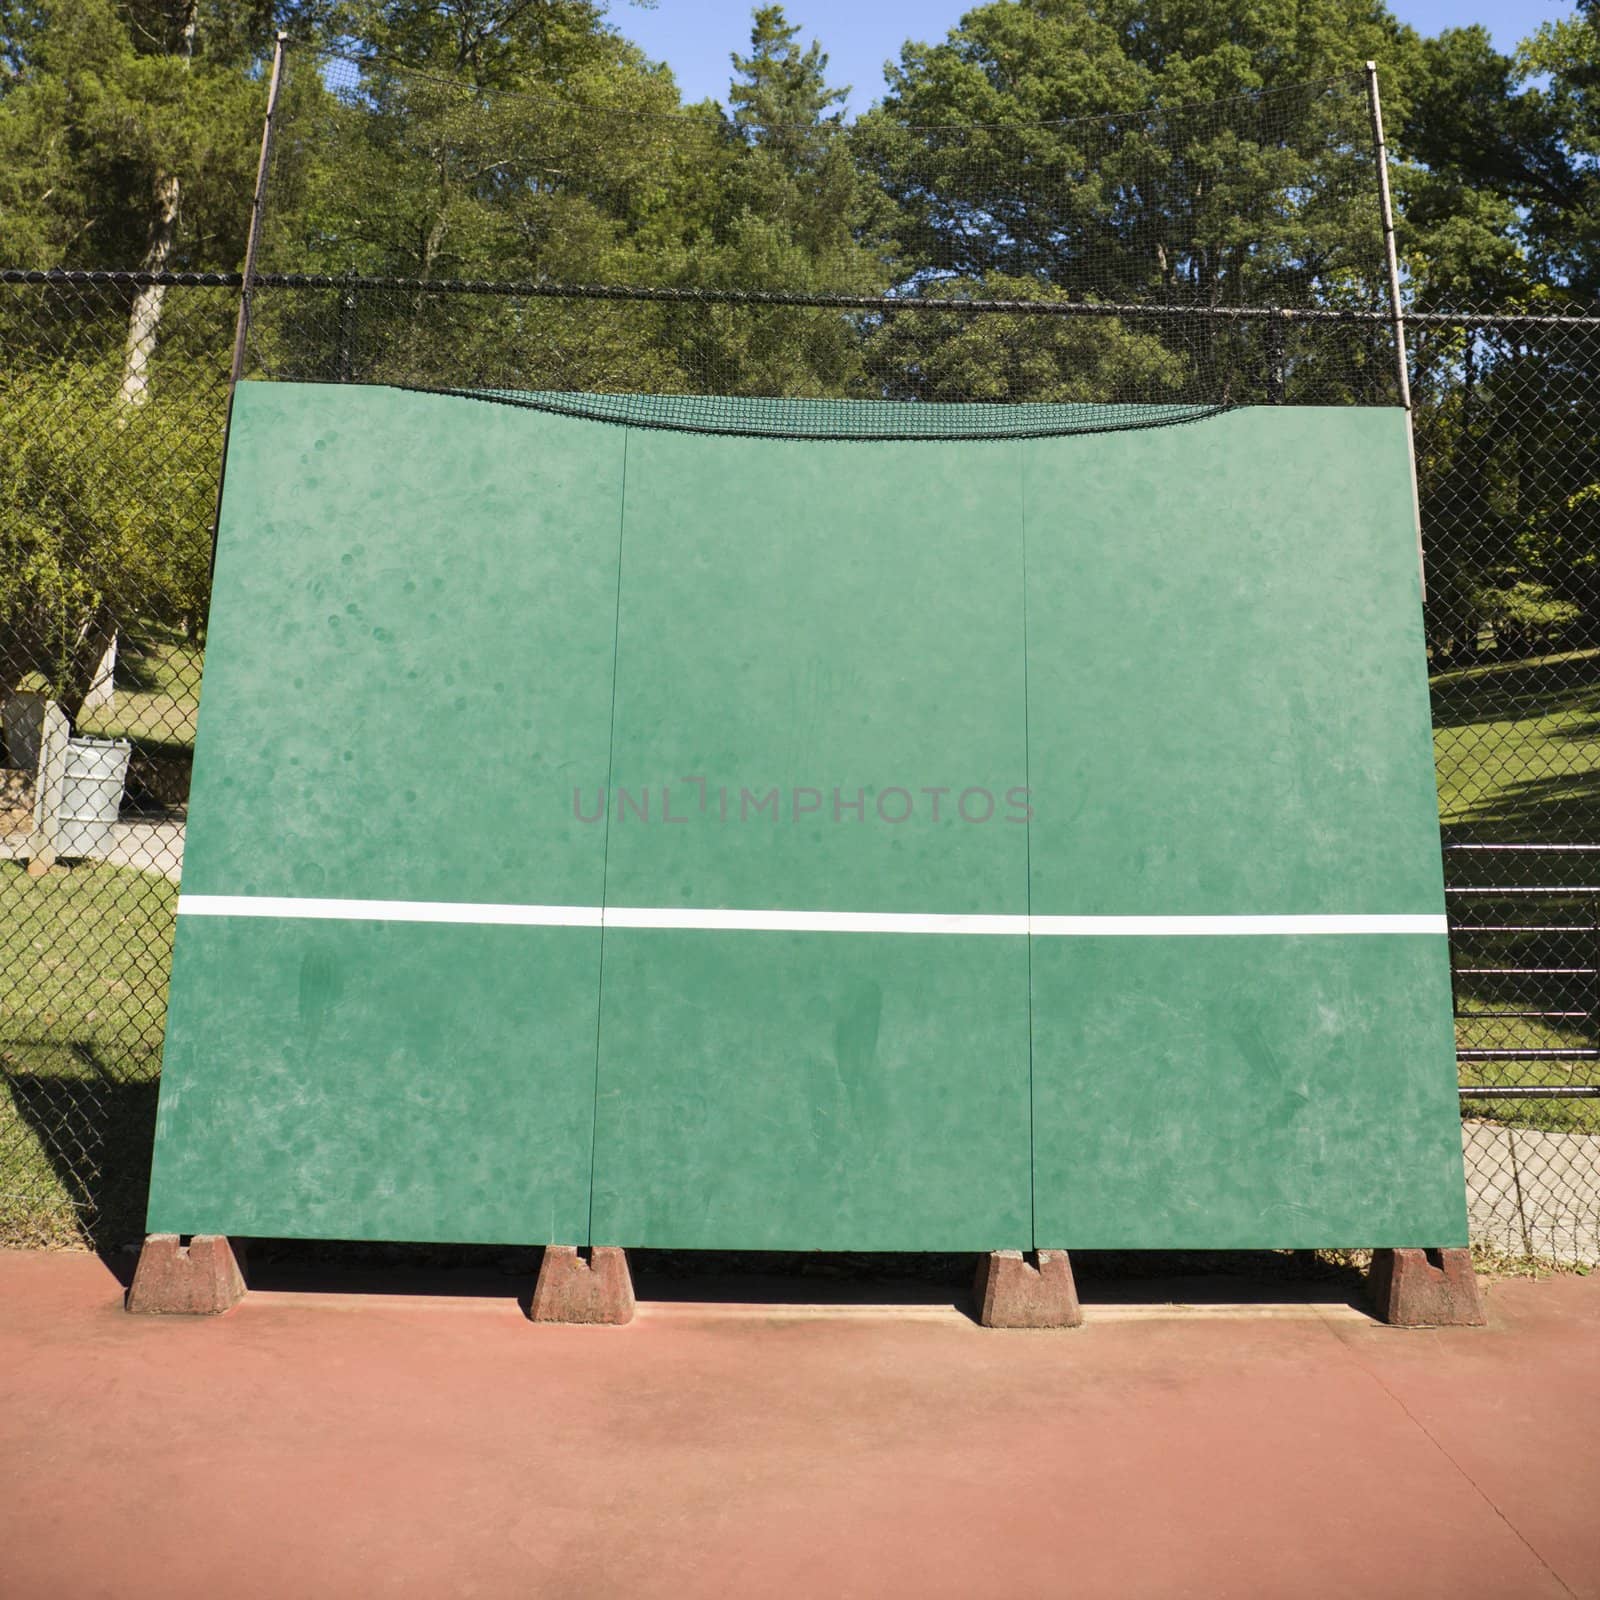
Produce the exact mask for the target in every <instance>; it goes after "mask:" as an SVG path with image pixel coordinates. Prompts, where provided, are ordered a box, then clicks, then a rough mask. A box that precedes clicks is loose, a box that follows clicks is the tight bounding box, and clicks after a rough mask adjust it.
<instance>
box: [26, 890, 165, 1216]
mask: <svg viewBox="0 0 1600 1600" xmlns="http://www.w3.org/2000/svg"><path fill="white" fill-rule="evenodd" d="M176 903H177V889H176V887H175V886H174V885H172V884H170V883H168V882H167V880H166V879H165V878H162V877H157V876H153V875H151V874H148V873H143V872H134V871H130V870H128V869H126V868H118V867H107V866H99V865H84V866H78V867H74V868H73V869H72V870H71V871H59V872H56V873H52V874H50V875H49V876H47V877H44V878H41V879H32V878H29V877H28V876H27V874H26V872H25V871H24V870H23V868H22V867H20V866H18V865H16V864H14V863H11V862H0V962H3V970H4V972H5V982H4V984H3V985H0V1073H3V1083H0V1242H8V1243H29V1244H69V1243H73V1242H81V1240H82V1233H81V1231H80V1217H81V1218H82V1220H83V1221H84V1222H86V1223H87V1224H88V1227H89V1230H90V1232H91V1235H92V1236H93V1237H94V1238H95V1239H96V1240H97V1241H100V1242H106V1241H112V1242H114V1241H118V1240H125V1239H133V1238H137V1237H138V1236H139V1235H140V1233H141V1232H142V1231H143V1212H144V1191H145V1187H146V1184H147V1181H148V1174H149V1164H150V1141H151V1137H152V1133H153V1130H154V1126H155V1083H156V1074H157V1072H158V1070H159V1068H160V1062H161V1035H162V1028H163V1021H164V1017H165V1012H166V1002H167V973H168V968H169V965H170V962H171V955H172V928H173V917H174V912H175V909H176Z"/></svg>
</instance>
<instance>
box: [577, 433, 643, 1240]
mask: <svg viewBox="0 0 1600 1600" xmlns="http://www.w3.org/2000/svg"><path fill="white" fill-rule="evenodd" d="M632 433H633V430H632V429H631V428H624V429H623V430H622V491H621V494H620V495H619V497H618V501H617V589H616V599H615V605H614V609H613V611H612V629H611V721H610V725H609V727H608V728H607V730H606V787H605V803H606V806H605V810H606V825H605V832H604V834H603V835H602V837H601V844H600V959H599V971H598V974H597V981H596V984H595V997H594V1095H593V1103H592V1105H591V1106H590V1120H589V1222H588V1226H587V1228H586V1229H585V1232H586V1234H587V1238H586V1239H585V1240H584V1243H585V1244H588V1245H593V1243H594V1181H595V1161H596V1155H597V1152H598V1147H599V1142H600V1023H601V1018H602V1016H603V1015H604V1012H605V990H606V894H607V890H608V888H609V878H610V872H611V772H612V764H613V762H614V761H615V760H616V753H617V666H618V661H619V659H620V657H621V654H622V541H623V533H624V530H625V529H626V527H627V524H628V440H629V438H630V437H631V435H632Z"/></svg>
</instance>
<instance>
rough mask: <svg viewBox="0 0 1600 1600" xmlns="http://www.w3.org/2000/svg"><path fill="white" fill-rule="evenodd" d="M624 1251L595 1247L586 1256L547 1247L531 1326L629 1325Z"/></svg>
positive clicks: (630, 1298)
mask: <svg viewBox="0 0 1600 1600" xmlns="http://www.w3.org/2000/svg"><path fill="white" fill-rule="evenodd" d="M633 1306H634V1301H633V1277H632V1275H631V1274H630V1273H629V1271H628V1253H627V1251H625V1250H619V1249H617V1248H616V1247H615V1246H614V1245H596V1246H595V1247H594V1248H593V1249H592V1250H591V1251H590V1252H589V1253H588V1255H587V1256H582V1255H579V1253H578V1250H577V1247H576V1246H574V1245H570V1244H551V1245H546V1246H545V1251H544V1260H543V1261H541V1262H540V1263H539V1281H538V1282H537V1283H536V1284H535V1285H534V1290H533V1302H532V1304H531V1305H530V1306H529V1308H528V1315H529V1317H530V1318H531V1319H532V1320H533V1321H534V1322H580V1323H596V1324H609V1325H611V1326H613V1327H616V1326H620V1325H621V1324H622V1323H625V1322H632V1321H633Z"/></svg>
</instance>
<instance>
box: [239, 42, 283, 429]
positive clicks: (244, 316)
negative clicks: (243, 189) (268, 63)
mask: <svg viewBox="0 0 1600 1600" xmlns="http://www.w3.org/2000/svg"><path fill="white" fill-rule="evenodd" d="M288 40H289V36H288V34H286V33H280V34H279V35H278V36H277V37H276V38H275V39H274V40H273V43H272V77H271V79H270V80H269V81H268V83H267V115H266V119H265V121H263V122H262V124H261V155H260V158H259V159H258V160H257V162H256V188H255V197H254V199H253V200H252V201H251V204H250V231H249V233H248V234H246V235H245V242H244V287H243V289H242V290H241V292H240V295H239V321H238V325H237V326H236V328H235V329H234V334H233V366H232V369H231V370H230V371H229V373H228V392H229V398H230V400H231V398H232V393H233V386H234V385H235V384H236V383H237V382H238V381H239V377H240V374H241V373H242V372H243V371H244V346H245V339H246V337H247V336H248V334H249V332H250V291H251V288H252V286H253V283H254V279H255V270H256V250H257V248H258V246H259V245H260V243H261V222H262V219H263V218H264V217H265V215H266V209H267V172H268V170H269V168H270V166H271V163H272V124H273V119H274V118H275V117H276V116H277V114H278V90H279V88H280V86H281V85H282V83H283V47H284V45H285V44H287V43H288Z"/></svg>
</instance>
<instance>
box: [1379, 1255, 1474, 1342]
mask: <svg viewBox="0 0 1600 1600" xmlns="http://www.w3.org/2000/svg"><path fill="white" fill-rule="evenodd" d="M1367 1292H1368V1294H1369V1295H1370V1296H1371V1298H1372V1306H1373V1309H1374V1310H1375V1311H1376V1312H1377V1314H1378V1316H1379V1317H1380V1318H1381V1319H1382V1320H1383V1321H1384V1322H1388V1323H1392V1324H1393V1325H1394V1326H1395V1327H1397V1328H1481V1327H1482V1326H1483V1324H1484V1322H1485V1321H1486V1320H1487V1319H1486V1318H1485V1316H1484V1314H1483V1299H1482V1296H1481V1295H1480V1294H1479V1293H1478V1275H1477V1274H1476V1273H1475V1272H1474V1271H1473V1270H1472V1252H1471V1251H1470V1250H1460V1249H1456V1250H1374V1251H1373V1252H1372V1267H1371V1270H1370V1271H1369V1272H1368V1274H1367Z"/></svg>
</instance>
